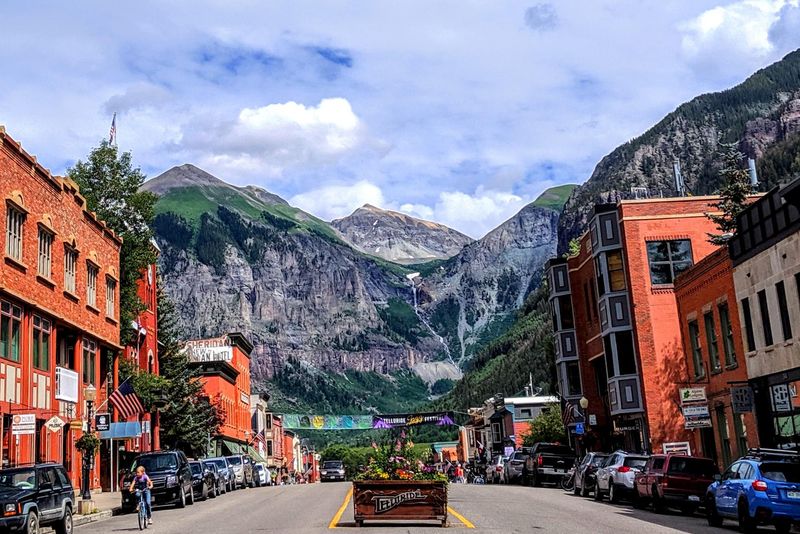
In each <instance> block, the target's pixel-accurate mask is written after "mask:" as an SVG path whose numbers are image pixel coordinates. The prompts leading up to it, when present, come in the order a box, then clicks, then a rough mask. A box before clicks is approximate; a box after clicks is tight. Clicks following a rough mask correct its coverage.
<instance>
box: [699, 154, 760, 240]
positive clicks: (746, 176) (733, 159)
mask: <svg viewBox="0 0 800 534" xmlns="http://www.w3.org/2000/svg"><path fill="white" fill-rule="evenodd" d="M721 152H722V160H723V168H722V171H721V172H720V175H721V177H722V186H721V187H720V190H719V196H720V199H719V202H716V203H714V204H712V206H713V207H715V208H716V209H718V210H719V211H720V212H721V213H720V214H714V213H708V214H706V216H707V217H708V218H709V219H711V221H712V222H714V223H716V225H717V228H718V229H719V231H720V233H719V234H708V238H709V239H708V240H709V242H711V243H713V244H715V245H724V244H725V243H726V242H727V241H728V239H730V238H731V236H732V235H733V234H734V233H735V232H736V216H737V215H739V214H740V213H741V212H742V210H744V208H745V207H747V196H748V195H750V194H751V193H752V191H753V189H752V186H751V185H750V173H749V172H748V170H747V169H745V168H744V167H743V166H742V161H743V160H744V154H742V153H741V152H739V149H738V148H737V147H736V145H735V144H733V143H730V144H726V143H723V144H722V145H721Z"/></svg>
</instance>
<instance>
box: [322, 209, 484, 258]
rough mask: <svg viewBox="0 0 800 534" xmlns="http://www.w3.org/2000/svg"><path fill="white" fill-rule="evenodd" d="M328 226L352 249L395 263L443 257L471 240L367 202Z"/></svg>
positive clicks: (449, 229)
mask: <svg viewBox="0 0 800 534" xmlns="http://www.w3.org/2000/svg"><path fill="white" fill-rule="evenodd" d="M331 226H333V227H334V228H336V230H338V231H339V233H340V234H341V235H342V238H343V239H344V240H345V241H347V242H348V243H350V244H351V245H352V246H353V247H354V248H355V249H357V250H360V251H362V252H364V253H366V254H371V255H373V256H378V257H379V258H383V259H386V260H389V261H393V262H397V263H420V262H425V261H430V260H436V259H447V258H450V257H452V256H455V255H456V254H458V253H459V252H460V251H461V249H462V248H464V245H467V244H469V243H471V242H472V241H473V240H472V238H470V237H467V236H465V235H464V234H462V233H460V232H457V231H455V230H453V229H452V228H448V227H447V226H444V225H442V224H437V223H434V222H430V221H423V220H421V219H416V218H414V217H411V216H409V215H406V214H404V213H398V212H396V211H389V210H383V209H380V208H376V207H375V206H371V205H369V204H366V205H364V206H362V207H360V208H358V209H357V210H356V211H354V212H353V213H352V214H351V215H348V216H347V217H344V218H342V219H336V220H334V221H332V222H331Z"/></svg>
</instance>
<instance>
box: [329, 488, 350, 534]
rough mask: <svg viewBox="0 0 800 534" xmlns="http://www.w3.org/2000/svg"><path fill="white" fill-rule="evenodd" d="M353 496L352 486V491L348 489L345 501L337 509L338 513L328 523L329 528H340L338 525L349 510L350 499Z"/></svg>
mask: <svg viewBox="0 0 800 534" xmlns="http://www.w3.org/2000/svg"><path fill="white" fill-rule="evenodd" d="M352 497H353V488H352V487H351V488H350V491H348V492H347V495H345V497H344V502H343V503H342V505H341V506H340V507H339V509H338V510H337V511H336V515H334V516H333V519H331V522H330V523H328V528H329V529H330V528H339V527H338V525H339V520H340V519H341V518H342V515H343V514H344V511H345V510H347V505H348V504H350V499H351V498H352Z"/></svg>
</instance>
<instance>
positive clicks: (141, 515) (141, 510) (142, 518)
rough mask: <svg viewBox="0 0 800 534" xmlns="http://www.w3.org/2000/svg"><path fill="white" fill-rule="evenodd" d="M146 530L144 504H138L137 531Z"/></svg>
mask: <svg viewBox="0 0 800 534" xmlns="http://www.w3.org/2000/svg"><path fill="white" fill-rule="evenodd" d="M146 528H147V510H145V506H144V503H139V530H144V529H146Z"/></svg>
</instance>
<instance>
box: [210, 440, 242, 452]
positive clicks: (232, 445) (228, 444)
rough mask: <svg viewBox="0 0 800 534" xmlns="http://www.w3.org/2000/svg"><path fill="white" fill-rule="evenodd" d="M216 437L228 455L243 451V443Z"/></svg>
mask: <svg viewBox="0 0 800 534" xmlns="http://www.w3.org/2000/svg"><path fill="white" fill-rule="evenodd" d="M217 439H218V441H219V442H220V443H221V444H222V447H223V449H227V451H228V454H229V455H234V454H242V453H243V450H244V444H242V443H239V442H238V441H233V440H230V439H225V438H217Z"/></svg>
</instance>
